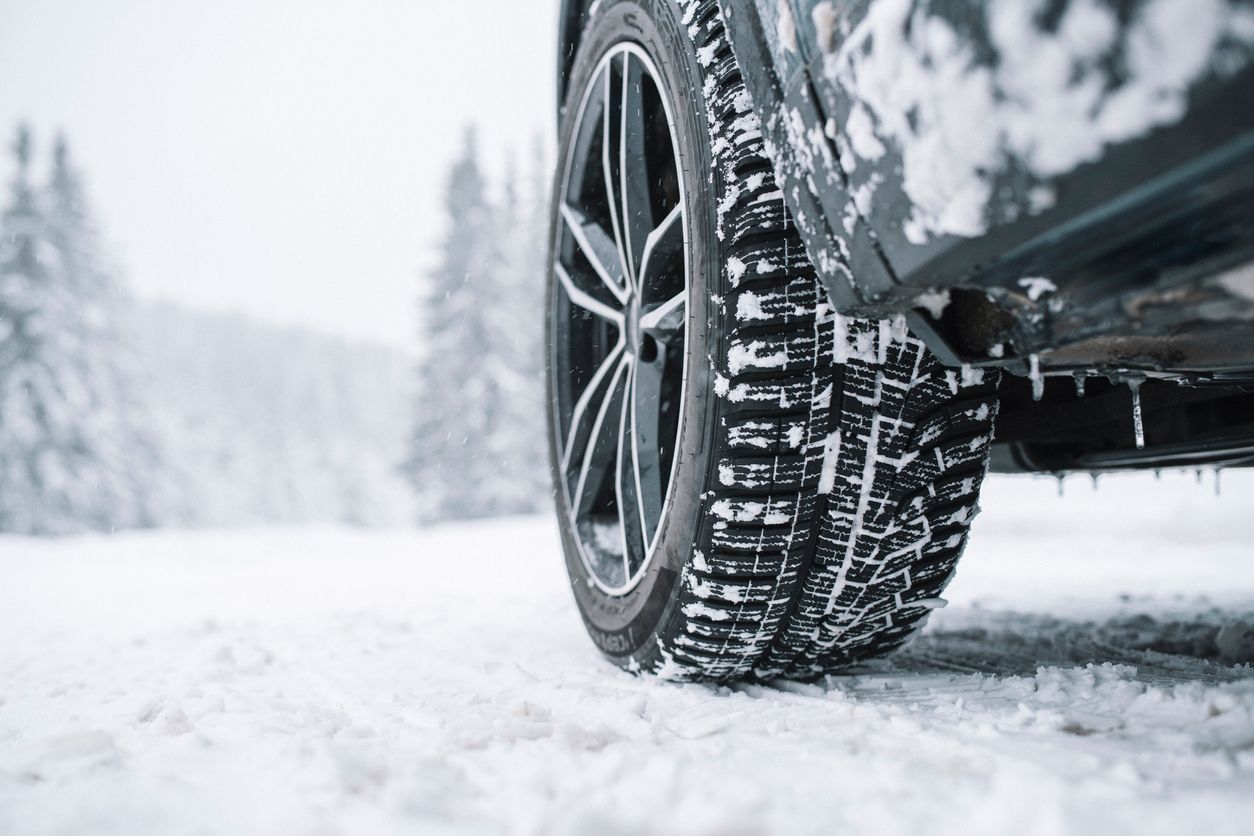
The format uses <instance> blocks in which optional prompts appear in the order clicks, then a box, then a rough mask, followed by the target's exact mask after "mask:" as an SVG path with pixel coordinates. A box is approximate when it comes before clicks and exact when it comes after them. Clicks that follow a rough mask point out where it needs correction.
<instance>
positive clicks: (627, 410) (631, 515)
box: [614, 361, 648, 578]
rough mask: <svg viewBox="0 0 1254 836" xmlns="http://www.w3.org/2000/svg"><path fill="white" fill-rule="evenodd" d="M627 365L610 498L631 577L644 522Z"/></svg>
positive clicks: (640, 554) (640, 556)
mask: <svg viewBox="0 0 1254 836" xmlns="http://www.w3.org/2000/svg"><path fill="white" fill-rule="evenodd" d="M629 364H630V365H631V367H632V368H631V369H629V370H628V373H627V384H628V385H627V391H626V397H625V398H624V399H623V411H622V414H621V416H620V417H619V426H618V457H617V458H618V462H617V466H616V474H615V475H616V481H615V485H614V489H615V494H614V498H615V500H617V504H618V523H619V525H620V526H621V528H622V536H623V568H624V569H625V570H626V572H627V577H629V578H630V577H631V576H632V575H633V574H635V571H636V567H638V566H640V565H642V564H643V563H644V556H645V554H646V553H647V550H648V546H647V544H646V543H645V533H644V532H645V529H644V521H643V517H642V515H641V513H640V509H641V505H640V497H639V491H640V480H639V478H638V476H637V473H636V455H635V449H636V440H635V433H634V423H635V421H634V412H635V409H634V406H633V405H634V402H635V397H634V395H633V390H634V388H635V373H634V367H635V366H636V365H637V364H636V363H634V362H631V361H629Z"/></svg>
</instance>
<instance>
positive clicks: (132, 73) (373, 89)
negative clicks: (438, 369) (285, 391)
mask: <svg viewBox="0 0 1254 836" xmlns="http://www.w3.org/2000/svg"><path fill="white" fill-rule="evenodd" d="M556 7H557V0H478V2H475V3H469V2H461V1H460V0H458V1H457V2H442V1H441V0H177V1H174V0H92V2H85V1H84V0H0V129H3V130H4V131H5V132H6V133H7V134H8V135H9V136H11V131H12V129H13V126H14V124H15V123H16V122H17V120H18V119H27V120H29V121H30V122H31V124H32V126H33V127H34V129H35V130H36V132H37V139H38V140H41V141H44V140H47V139H49V138H50V135H51V133H52V132H53V131H54V130H56V129H64V130H65V131H66V133H67V134H68V136H69V139H70V142H71V148H72V150H73V151H74V153H75V154H76V156H77V157H78V159H79V161H80V164H81V166H82V167H83V168H84V170H85V172H86V174H87V177H88V185H89V188H90V194H91V196H92V198H93V203H94V205H95V206H96V208H97V210H98V215H99V218H100V220H101V222H102V226H103V228H104V232H105V234H106V237H107V241H108V243H109V245H110V251H111V253H112V255H113V256H114V257H115V260H116V261H117V262H118V263H119V264H120V265H121V266H122V267H123V268H124V273H125V275H126V277H127V278H128V280H129V282H130V284H131V287H132V288H133V289H134V290H135V291H136V292H137V293H138V294H139V295H141V296H146V297H161V298H168V299H174V300H178V301H181V302H184V303H188V304H192V305H196V306H200V307H210V308H215V309H234V310H242V311H245V312H248V313H250V314H252V315H254V316H257V317H262V318H268V319H274V320H279V321H284V322H296V323H302V324H307V325H310V326H313V327H316V328H319V329H321V330H326V331H333V332H337V333H340V334H344V335H348V336H353V337H372V338H375V339H379V340H383V341H387V342H390V343H393V344H397V345H403V346H407V345H410V344H411V343H412V341H413V333H414V329H415V324H414V316H413V314H414V304H415V303H414V297H415V292H416V276H417V275H418V273H419V272H420V270H421V268H422V267H423V266H424V265H428V264H429V263H430V260H431V257H432V245H433V243H434V241H435V240H436V238H437V236H438V234H439V232H440V228H441V227H440V223H441V216H440V200H441V190H442V186H443V180H444V172H445V170H446V167H447V164H448V162H449V160H450V159H451V158H452V157H453V156H454V155H455V153H456V152H457V150H458V147H459V145H460V142H461V137H462V131H463V126H464V125H466V124H467V123H470V122H475V123H477V124H478V125H479V126H480V128H481V131H480V135H481V142H480V147H481V150H482V152H483V155H484V157H485V158H487V162H489V163H490V164H492V165H493V166H495V167H497V168H499V166H500V162H501V160H502V159H503V157H504V154H505V152H506V149H507V148H509V147H511V146H513V147H515V148H516V149H517V151H518V152H519V154H520V155H521V154H525V153H528V152H529V150H530V148H531V141H532V136H533V135H534V134H535V133H536V132H544V137H545V139H546V140H549V133H548V132H549V131H550V129H551V125H552V121H553V120H552V109H553V106H552V98H553V64H554V58H553V55H554V50H555V46H554V41H555V31H556V22H555V21H556V16H557V11H556ZM9 144H10V143H9V141H8V140H7V139H6V141H5V143H4V145H5V148H6V149H7V147H8V145H9ZM2 170H3V172H4V174H5V176H6V179H7V176H8V173H9V172H10V170H11V168H10V165H9V161H8V159H7V154H6V158H5V162H4V165H3V169H2Z"/></svg>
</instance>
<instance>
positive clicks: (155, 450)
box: [0, 126, 548, 535]
mask: <svg viewBox="0 0 1254 836" xmlns="http://www.w3.org/2000/svg"><path fill="white" fill-rule="evenodd" d="M538 148H539V146H536V149H537V150H535V151H534V153H533V154H532V155H531V160H530V165H529V166H528V168H527V169H526V173H525V174H524V175H519V174H518V172H517V169H516V168H515V167H512V166H511V167H510V170H509V173H508V174H507V176H506V178H505V182H504V183H502V184H501V185H500V186H499V187H498V188H493V187H492V186H490V185H489V184H488V183H487V181H486V179H485V177H484V175H483V173H482V168H481V166H480V163H479V158H478V155H477V149H476V145H475V142H474V137H473V134H472V133H468V134H467V140H466V143H465V145H464V150H463V153H462V156H461V157H460V159H458V160H457V161H456V162H455V163H454V165H453V166H452V168H451V171H450V174H449V177H448V182H447V183H446V194H445V198H446V199H445V206H446V210H447V229H446V232H445V234H444V238H443V244H442V248H441V253H440V259H439V266H438V268H437V269H436V270H435V271H433V272H432V273H431V274H430V275H427V276H422V277H419V278H418V280H416V282H415V286H416V297H417V304H416V306H415V310H416V328H418V329H419V331H418V333H419V336H420V342H421V344H422V346H423V350H422V354H421V356H420V357H419V358H417V359H416V360H415V358H411V357H409V356H408V355H406V354H404V353H403V352H399V351H396V350H393V349H390V348H386V347H381V346H372V345H363V344H357V343H352V342H349V341H346V340H341V339H337V338H333V337H328V336H324V335H320V334H316V333H312V332H309V331H306V330H302V329H296V328H283V327H279V326H275V325H270V324H266V323H261V322H257V321H252V320H249V319H246V318H244V317H241V316H237V315H225V314H211V313H204V312H196V311H190V310H186V309H183V308H180V307H178V306H176V305H172V304H166V303H160V304H157V303H141V302H137V301H136V300H134V299H133V298H132V297H131V296H130V295H129V294H128V293H127V290H126V286H125V283H124V281H123V279H122V277H120V276H118V275H117V274H116V273H115V272H114V271H113V270H111V269H109V267H108V265H109V263H110V261H109V259H108V258H107V254H105V253H103V252H102V251H101V244H100V236H99V234H98V231H97V229H98V228H97V224H96V220H95V217H94V216H93V214H92V211H91V208H90V204H89V201H88V200H87V197H86V194H85V186H84V182H83V177H82V174H81V173H80V172H79V171H78V169H77V168H76V166H75V164H74V162H73V159H72V157H71V154H70V151H69V148H68V145H67V143H66V141H65V140H64V138H57V139H56V140H55V141H54V142H53V143H51V147H50V148H49V149H48V153H47V155H46V159H37V157H38V156H39V155H37V153H36V148H35V144H34V142H33V140H32V137H31V132H30V131H29V130H28V129H27V128H26V127H25V126H22V127H19V128H18V130H17V131H16V134H15V137H14V141H13V143H12V146H11V153H12V159H13V162H14V164H15V165H14V175H13V177H12V180H11V181H10V183H9V184H8V188H7V194H6V195H5V196H4V198H3V202H2V204H0V205H2V207H3V211H2V213H0V532H7V533H17V534H29V535H62V534H72V533H77V532H84V531H114V530H119V529H132V528H151V527H163V526H232V525H260V524H296V523H343V524H353V525H397V524H405V523H409V522H412V521H414V520H422V521H426V522H434V521H439V520H445V519H465V518H474V517H484V516H495V515H500V514H514V513H527V512H531V511H535V510H538V509H540V508H543V507H545V506H546V505H547V501H548V488H547V479H546V477H545V475H544V458H543V457H544V449H545V448H544V441H543V432H544V429H543V407H542V402H543V400H542V394H541V377H542V375H541V370H542V361H541V349H540V332H541V325H542V313H541V306H542V297H543V276H544V269H543V260H544V239H545V236H546V234H547V233H546V232H545V221H544V218H545V214H546V209H545V197H544V193H545V188H544V172H545V170H546V166H545V164H544V161H543V156H544V155H543V153H542V152H541V151H539V150H538ZM420 232H421V231H419V230H415V235H414V238H415V241H417V240H420V239H421V238H422V235H420V234H419V233H420ZM416 255H417V254H416Z"/></svg>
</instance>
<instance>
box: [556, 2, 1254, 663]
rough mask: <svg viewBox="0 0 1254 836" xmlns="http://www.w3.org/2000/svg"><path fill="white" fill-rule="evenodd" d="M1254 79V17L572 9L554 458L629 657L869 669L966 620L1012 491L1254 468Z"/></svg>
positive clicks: (1245, 9)
mask: <svg viewBox="0 0 1254 836" xmlns="http://www.w3.org/2000/svg"><path fill="white" fill-rule="evenodd" d="M1252 54H1254V2H1247V0H745V2H739V1H738V0H723V2H721V3H720V2H715V0H634V1H632V2H629V1H628V0H595V2H592V0H566V2H565V3H564V8H563V11H562V17H561V22H560V49H559V56H558V57H559V85H560V90H559V93H560V95H559V100H560V101H561V102H562V104H561V108H560V113H559V123H560V132H559V136H560V146H559V158H558V160H559V162H558V166H559V170H558V173H557V178H556V185H555V190H554V202H553V207H554V208H553V227H552V257H551V264H552V272H551V276H550V278H551V281H550V283H549V285H550V291H549V302H548V311H547V317H548V337H547V351H548V369H549V377H548V386H549V404H550V428H551V431H550V434H549V435H550V446H551V451H552V455H551V461H552V470H553V477H554V480H555V485H556V491H555V494H556V498H557V506H558V516H559V520H560V524H561V529H562V535H563V541H564V542H563V545H564V549H565V554H566V562H567V566H568V568H569V575H570V579H571V586H572V589H573V592H574V597H575V599H576V601H577V603H578V606H579V609H580V611H581V613H582V616H583V620H584V622H585V624H586V626H587V628H588V631H589V633H590V634H591V636H592V638H593V640H594V641H595V643H596V645H597V646H598V647H599V648H600V649H601V651H602V652H603V653H604V654H605V655H607V656H608V657H609V658H610V659H612V660H614V661H615V662H617V663H618V664H620V665H622V666H624V667H626V668H628V669H631V670H641V671H652V672H657V673H661V674H664V675H668V676H673V677H678V678H698V679H714V680H727V679H736V678H744V677H756V678H771V677H775V676H797V677H806V676H814V675H818V674H822V673H825V672H828V671H832V670H836V669H839V668H841V667H842V666H846V665H848V664H850V663H854V662H858V661H861V660H865V659H868V658H870V657H873V656H876V655H879V654H882V653H885V652H888V651H890V650H892V649H894V648H896V647H898V646H900V645H901V644H902V643H903V642H905V641H906V640H907V639H908V638H909V637H910V635H911V634H912V633H913V632H914V631H915V630H917V629H918V628H919V627H920V626H921V625H922V624H923V622H924V621H925V620H926V617H927V615H928V613H929V612H930V611H931V610H933V609H935V608H937V607H940V606H943V605H944V601H943V599H942V598H941V594H942V591H943V590H944V588H945V585H946V583H947V582H948V581H949V579H950V577H951V575H952V573H953V570H954V566H955V564H956V562H957V560H958V558H959V555H960V554H961V552H962V550H963V547H964V545H965V541H966V537H967V532H968V528H969V526H970V524H971V522H972V519H973V517H974V515H975V513H976V510H977V497H978V492H979V489H980V485H981V482H982V481H983V479H984V476H985V473H986V472H987V470H988V469H989V467H990V465H991V467H992V468H993V469H996V470H1004V471H1017V472H1035V473H1058V474H1061V473H1066V472H1074V471H1088V472H1094V473H1096V472H1100V471H1104V470H1111V469H1127V468H1165V467H1181V466H1186V467H1201V466H1208V467H1229V466H1239V465H1243V464H1248V463H1250V462H1251V461H1254V394H1251V392H1254V267H1251V264H1252V263H1254V101H1252V100H1251V97H1250V94H1251V91H1254V62H1251V57H1252ZM1043 513H1045V512H1044V511H1043ZM1057 524H1058V525H1059V526H1065V525H1066V524H1067V522H1066V520H1058V521H1057ZM1007 559H1013V555H1007ZM1182 571H1183V570H1182Z"/></svg>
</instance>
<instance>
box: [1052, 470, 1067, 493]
mask: <svg viewBox="0 0 1254 836" xmlns="http://www.w3.org/2000/svg"><path fill="white" fill-rule="evenodd" d="M1055 478H1056V479H1058V495H1059V496H1063V495H1064V494H1066V492H1067V491H1066V485H1067V477H1066V476H1064V475H1062V474H1061V473H1059V474H1058V475H1057V476H1056V477H1055Z"/></svg>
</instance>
